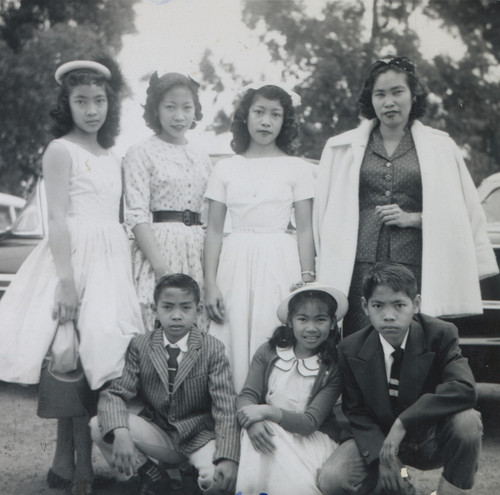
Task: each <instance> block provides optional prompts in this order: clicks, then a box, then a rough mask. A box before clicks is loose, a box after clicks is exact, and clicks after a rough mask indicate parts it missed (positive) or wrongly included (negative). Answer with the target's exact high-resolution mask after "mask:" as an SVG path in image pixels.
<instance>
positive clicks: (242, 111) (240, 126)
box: [230, 85, 299, 155]
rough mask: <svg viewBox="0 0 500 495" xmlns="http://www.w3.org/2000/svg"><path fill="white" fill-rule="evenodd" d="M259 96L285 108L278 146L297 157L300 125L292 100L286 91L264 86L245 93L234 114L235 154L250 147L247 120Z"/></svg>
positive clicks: (233, 143)
mask: <svg viewBox="0 0 500 495" xmlns="http://www.w3.org/2000/svg"><path fill="white" fill-rule="evenodd" d="M257 95H261V96H263V97H264V98H267V99H268V100H277V101H279V102H280V103H281V106H282V107H283V125H282V127H281V131H280V133H279V135H278V137H277V138H276V145H277V146H278V148H279V149H280V150H281V151H283V152H285V153H286V154H287V155H295V154H296V151H297V143H296V142H295V140H296V139H297V136H298V134H299V124H298V122H297V117H296V115H295V109H294V108H293V105H292V98H291V96H290V95H289V94H288V93H287V92H286V91H285V90H283V89H281V88H280V87H278V86H273V85H267V86H262V87H261V88H259V89H257V90H255V89H249V90H248V91H247V92H246V93H245V95H244V96H243V98H242V99H241V101H240V102H239V104H238V106H237V108H236V111H235V112H234V117H233V122H232V123H231V128H230V131H231V132H232V134H233V139H232V140H231V148H232V149H233V151H234V152H235V153H237V154H241V153H244V152H245V151H246V150H247V149H248V147H249V146H250V133H249V132H248V125H247V118H248V112H249V110H250V107H251V106H252V103H253V101H254V98H255V97H256V96H257Z"/></svg>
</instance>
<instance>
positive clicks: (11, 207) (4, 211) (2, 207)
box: [0, 193, 26, 233]
mask: <svg viewBox="0 0 500 495" xmlns="http://www.w3.org/2000/svg"><path fill="white" fill-rule="evenodd" d="M25 204H26V200H25V199H23V198H20V197H19V196H14V195H12V194H5V193H0V233H2V232H5V231H6V230H8V229H9V228H10V227H11V226H12V224H13V223H14V220H15V219H16V217H17V215H18V214H19V212H20V211H21V210H22V208H23V206H24V205H25Z"/></svg>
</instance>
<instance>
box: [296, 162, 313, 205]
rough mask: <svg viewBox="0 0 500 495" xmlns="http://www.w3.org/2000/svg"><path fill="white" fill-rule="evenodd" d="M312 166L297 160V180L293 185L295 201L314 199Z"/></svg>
mask: <svg viewBox="0 0 500 495" xmlns="http://www.w3.org/2000/svg"><path fill="white" fill-rule="evenodd" d="M311 167H312V165H310V164H309V162H306V161H305V160H300V159H299V160H297V164H296V170H295V180H294V183H293V201H294V203H295V202H297V201H302V200H303V199H311V198H314V177H313V173H312V170H311Z"/></svg>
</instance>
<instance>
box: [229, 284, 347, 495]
mask: <svg viewBox="0 0 500 495" xmlns="http://www.w3.org/2000/svg"><path fill="white" fill-rule="evenodd" d="M346 311H347V298H346V296H345V295H344V294H343V293H342V292H340V291H339V290H337V289H335V288H333V287H329V286H325V285H320V284H318V283H312V284H303V286H302V287H301V288H300V289H298V290H296V291H295V292H293V293H292V294H290V295H289V296H288V297H286V298H285V300H283V301H282V302H281V304H280V306H279V308H278V316H279V319H280V320H281V322H282V323H283V326H280V327H278V328H277V329H276V330H275V331H274V333H273V336H272V337H271V339H270V340H269V342H267V343H265V344H263V345H262V346H261V347H260V348H259V349H258V350H257V352H256V353H255V356H254V358H253V360H252V364H251V366H250V371H249V373H248V377H247V379H246V381H245V385H244V387H243V390H242V391H241V393H240V394H239V396H238V398H237V402H236V406H237V408H238V420H239V422H240V424H241V426H242V428H243V431H242V440H241V457H240V468H239V472H238V480H237V482H236V490H237V492H238V494H239V495H258V494H260V493H266V494H267V495H290V494H292V493H297V494H299V493H300V494H307V495H321V491H320V490H319V488H318V486H317V476H318V471H319V470H320V469H321V467H322V466H323V464H324V462H325V461H326V460H327V459H328V457H329V456H330V455H331V454H332V453H333V451H334V450H335V449H336V447H337V445H338V444H337V442H338V439H339V435H340V431H339V426H338V423H337V422H336V419H335V416H334V414H333V406H334V405H335V402H336V401H337V399H338V398H339V396H340V393H341V388H342V383H341V378H340V371H339V369H338V367H337V361H336V352H335V347H336V344H337V342H338V340H339V332H338V327H337V320H340V319H342V317H343V316H344V314H345V313H346Z"/></svg>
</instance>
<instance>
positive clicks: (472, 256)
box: [313, 119, 498, 316]
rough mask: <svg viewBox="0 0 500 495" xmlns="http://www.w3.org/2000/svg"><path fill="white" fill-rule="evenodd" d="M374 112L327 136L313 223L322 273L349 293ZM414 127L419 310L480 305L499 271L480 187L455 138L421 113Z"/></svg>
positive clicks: (437, 312) (460, 310)
mask: <svg viewBox="0 0 500 495" xmlns="http://www.w3.org/2000/svg"><path fill="white" fill-rule="evenodd" d="M376 122H377V121H376V119H374V120H371V121H363V122H362V123H361V124H360V125H359V127H358V128H356V129H353V130H351V131H348V132H345V133H343V134H340V135H339V136H335V137H333V138H331V139H329V140H328V142H327V143H326V145H325V148H324V150H323V154H322V156H321V161H320V165H319V171H318V178H317V190H316V197H315V205H314V214H313V225H314V234H315V242H316V249H317V254H318V259H317V267H316V271H317V278H318V280H319V281H321V282H324V283H328V284H331V285H333V286H335V287H337V288H339V289H340V290H342V291H344V292H345V293H346V294H347V293H348V292H349V285H350V282H351V277H352V272H353V268H354V262H355V255H356V245H357V236H358V221H359V199H358V192H359V174H360V168H361V163H362V161H363V157H364V154H365V151H366V147H367V144H368V140H369V137H370V133H371V131H372V129H373V127H374V126H375V124H376ZM411 133H412V136H413V140H414V142H415V148H416V151H417V155H418V160H419V164H420V171H421V175H422V191H423V198H422V199H423V208H422V210H423V211H422V238H423V240H422V243H423V253H422V312H423V313H426V314H428V315H431V316H459V315H465V314H479V313H482V303H481V293H480V288H479V280H480V279H482V278H486V277H490V276H492V275H495V274H497V273H498V266H497V263H496V259H495V255H494V252H493V249H492V247H491V244H490V241H489V239H488V236H487V233H486V220H485V216H484V212H483V209H482V207H481V205H480V203H479V199H478V196H477V192H476V188H475V186H474V183H473V181H472V178H471V176H470V174H469V172H468V170H467V167H466V165H465V163H464V161H463V158H462V155H461V153H460V150H459V149H458V147H457V145H456V144H455V142H454V141H453V140H452V139H451V138H450V137H449V136H448V134H446V133H445V132H443V131H439V130H436V129H432V128H431V127H427V126H425V125H423V124H422V123H421V122H419V121H418V120H416V121H414V122H413V124H412V126H411Z"/></svg>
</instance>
